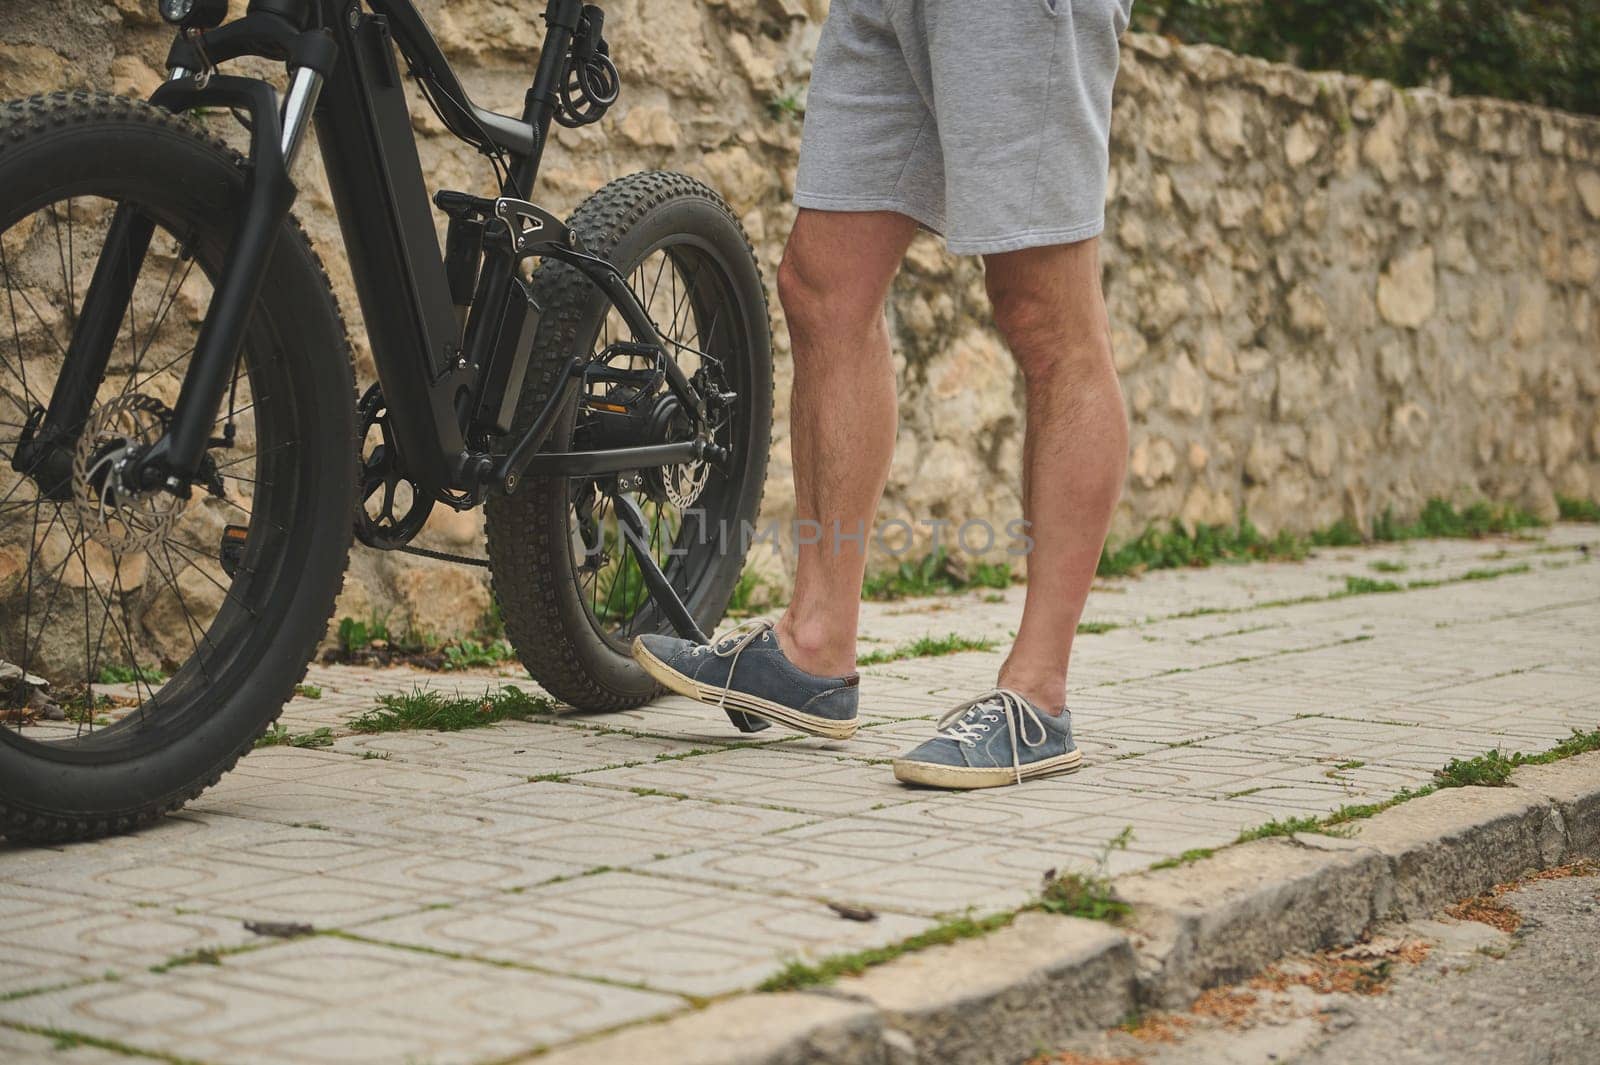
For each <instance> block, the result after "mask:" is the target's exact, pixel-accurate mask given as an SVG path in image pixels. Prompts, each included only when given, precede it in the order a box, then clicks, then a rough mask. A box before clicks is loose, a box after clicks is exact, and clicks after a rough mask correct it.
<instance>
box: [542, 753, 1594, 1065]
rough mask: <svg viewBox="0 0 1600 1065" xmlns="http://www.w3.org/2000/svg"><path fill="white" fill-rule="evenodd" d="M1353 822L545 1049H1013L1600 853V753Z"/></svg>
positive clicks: (813, 1056)
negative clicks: (1116, 912) (1074, 908)
mask: <svg viewBox="0 0 1600 1065" xmlns="http://www.w3.org/2000/svg"><path fill="white" fill-rule="evenodd" d="M1511 780H1512V784H1513V787H1509V788H1451V789H1447V790H1444V791H1439V792H1435V793H1433V794H1432V795H1427V796H1424V797H1422V798H1420V799H1413V800H1412V801H1410V802H1407V803H1403V804H1401V805H1400V806H1397V807H1394V808H1393V809H1390V810H1386V811H1384V812H1383V813H1381V814H1378V815H1376V816H1375V817H1372V818H1370V819H1368V820H1365V821H1360V822H1356V823H1355V827H1354V829H1353V830H1352V832H1351V834H1350V835H1349V836H1348V837H1339V836H1321V835H1311V834H1307V835H1296V836H1292V837H1286V838H1276V839H1265V840H1258V841H1256V842H1253V843H1246V844H1241V845H1239V846H1234V847H1229V848H1226V849H1225V850H1222V851H1220V852H1219V853H1217V854H1216V855H1214V856H1212V857H1210V858H1207V859H1205V860H1203V861H1199V862H1195V863H1193V864H1191V865H1186V866H1180V867H1177V868H1171V869H1163V870H1158V871H1153V872H1145V873H1139V874H1136V875H1133V876H1128V877H1123V878H1121V879H1119V880H1117V881H1116V892H1117V895H1118V896H1119V897H1121V898H1123V899H1125V900H1126V901H1128V902H1130V903H1132V904H1133V906H1134V917H1133V920H1132V922H1131V923H1130V924H1129V925H1127V926H1126V927H1125V928H1117V927H1113V926H1110V925H1105V924H1100V923H1096V922H1092V921H1083V920H1078V919H1076V918H1070V917H1053V916H1049V915H1046V914H1042V913H1028V914H1023V915H1021V916H1019V917H1018V918H1017V920H1016V921H1015V922H1013V923H1012V924H1011V925H1009V926H1008V927H1006V928H1004V929H1001V930H999V931H997V932H994V933H991V934H989V935H987V936H983V937H981V938H978V939H972V940H965V941H963V942H959V943H953V944H950V945H948V946H943V947H936V948H932V949H929V950H925V951H919V952H917V953H914V954H910V955H907V956H905V957H903V958H900V959H898V960H896V961H893V962H890V963H888V964H886V965H881V966H878V967H876V968H874V969H871V970H869V971H867V972H866V973H863V974H862V975H861V976H859V977H853V978H850V979H847V980H843V981H840V982H839V984H837V985H836V986H834V987H830V988H821V989H817V990H814V991H804V992H790V993H785V994H749V995H741V996H739V997H737V998H733V999H729V1000H726V1001H723V1002H719V1003H716V1004H714V1005H711V1006H709V1007H707V1008H706V1009H703V1010H700V1011H697V1012H695V1013H690V1014H685V1015H682V1016H679V1017H675V1018H673V1019H671V1020H667V1021H663V1022H657V1023H653V1024H647V1025H641V1026H639V1027H636V1028H630V1029H626V1030H624V1031H621V1032H617V1033H614V1034H612V1035H609V1036H604V1037H601V1038H599V1039H596V1040H592V1041H589V1042H585V1043H581V1044H577V1045H574V1046H569V1047H566V1048H562V1049H560V1050H557V1051H554V1052H553V1053H550V1054H547V1055H543V1056H540V1057H539V1058H537V1059H536V1060H537V1061H538V1062H540V1063H541V1065H600V1063H613V1062H635V1061H649V1062H652V1063H655V1065H1013V1063H1016V1062H1020V1061H1023V1060H1025V1059H1027V1058H1028V1057H1030V1056H1032V1055H1035V1054H1037V1053H1039V1052H1040V1051H1041V1050H1045V1049H1048V1048H1049V1047H1051V1046H1053V1045H1055V1044H1056V1043H1058V1042H1060V1041H1062V1040H1064V1039H1066V1038H1067V1037H1069V1036H1070V1035H1072V1034H1073V1033H1074V1032H1077V1031H1081V1030H1083V1029H1084V1028H1090V1027H1100V1026H1106V1025H1110V1024H1115V1023H1116V1022H1117V1021H1118V1020H1119V1019H1121V1018H1122V1017H1125V1016H1127V1015H1128V1014H1129V1013H1131V1012H1133V1011H1134V1010H1136V1009H1138V1008H1140V1007H1143V1006H1163V1007H1181V1006H1185V1005H1187V1004H1188V1003H1189V1002H1190V1001H1192V1000H1193V998H1194V996H1195V995H1196V994H1198V993H1199V992H1200V991H1202V990H1204V989H1205V988H1207V987H1211V986H1215V985H1217V984H1221V983H1229V982H1232V981H1236V980H1239V979H1242V978H1244V977H1246V976H1249V975H1251V974H1252V973H1255V972H1258V971H1260V970H1261V969H1262V968H1264V967H1266V966H1267V965H1270V964H1271V963H1273V962H1275V961H1277V960H1278V959H1280V958H1282V957H1284V956H1286V955H1288V954H1293V953H1296V952H1301V951H1310V950H1318V949H1321V948H1325V947H1330V946H1335V945H1338V944H1342V943H1348V942H1350V941H1351V940H1354V939H1356V938H1358V937H1359V936H1360V935H1361V934H1362V933H1363V932H1364V931H1365V930H1366V929H1367V928H1369V927H1370V926H1371V925H1372V924H1373V923H1375V922H1377V921H1380V920H1384V919H1389V918H1416V917H1423V916H1427V915H1429V914H1432V913H1435V912H1437V911H1438V910H1439V909H1441V908H1442V907H1444V906H1445V905H1448V904H1449V903H1451V902H1454V901H1456V900H1458V899H1461V898H1464V897H1466V896H1469V895H1475V894H1478V893H1481V892H1483V891H1485V890H1487V889H1488V888H1490V887H1492V886H1493V885H1495V884H1497V883H1503V882H1506V881H1509V880H1514V879H1516V878H1518V877H1519V876H1521V875H1523V874H1524V873H1526V872H1529V871H1531V870H1535V869H1541V868H1548V867H1550V866H1554V865H1559V864H1561V863H1563V862H1568V861H1575V860H1577V859H1578V858H1600V752H1597V753H1592V754H1584V755H1578V756H1576V757H1574V758H1570V759H1567V760H1565V761H1562V762H1556V763H1552V764H1550V765H1545V766H1525V767H1523V768H1521V769H1518V770H1516V771H1515V772H1514V773H1513V774H1512V778H1511Z"/></svg>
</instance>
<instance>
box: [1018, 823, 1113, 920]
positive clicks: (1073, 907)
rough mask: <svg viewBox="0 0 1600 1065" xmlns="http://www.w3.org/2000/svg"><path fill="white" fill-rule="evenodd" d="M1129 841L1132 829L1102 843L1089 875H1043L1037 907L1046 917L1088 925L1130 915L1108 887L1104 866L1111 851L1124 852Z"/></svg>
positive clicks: (1050, 872)
mask: <svg viewBox="0 0 1600 1065" xmlns="http://www.w3.org/2000/svg"><path fill="white" fill-rule="evenodd" d="M1132 840H1133V826H1132V825H1128V826H1127V827H1126V828H1124V829H1123V830H1122V831H1121V832H1118V833H1117V834H1116V835H1115V836H1113V837H1111V838H1110V839H1108V840H1106V842H1105V845H1104V846H1102V847H1101V848H1100V857H1099V859H1098V861H1097V862H1096V863H1095V871H1094V872H1092V873H1080V872H1069V873H1062V874H1060V875H1057V874H1056V871H1055V870H1054V869H1052V870H1050V871H1049V872H1047V873H1045V874H1044V889H1043V890H1042V891H1040V893H1039V901H1038V903H1037V904H1036V905H1037V907H1038V908H1039V909H1041V910H1043V911H1045V912H1046V913H1054V914H1059V915H1061V916H1063V917H1084V918H1087V919H1088V920H1091V921H1111V922H1112V923H1115V922H1117V921H1120V920H1122V919H1123V918H1125V917H1127V916H1128V915H1129V914H1130V913H1132V912H1133V907H1132V906H1129V905H1128V904H1127V903H1126V902H1123V901H1122V900H1121V899H1119V898H1117V897H1116V893H1115V892H1114V891H1113V890H1112V887H1111V876H1110V874H1109V871H1108V869H1107V865H1108V863H1109V862H1110V859H1111V852H1112V851H1121V850H1127V849H1128V844H1129V843H1130V842H1132Z"/></svg>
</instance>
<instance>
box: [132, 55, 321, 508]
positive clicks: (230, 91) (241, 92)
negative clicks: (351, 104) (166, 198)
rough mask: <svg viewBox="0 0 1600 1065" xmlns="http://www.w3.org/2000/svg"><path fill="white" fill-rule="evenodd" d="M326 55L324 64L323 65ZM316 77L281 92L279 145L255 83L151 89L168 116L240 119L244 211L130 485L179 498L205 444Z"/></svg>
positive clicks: (286, 194)
mask: <svg viewBox="0 0 1600 1065" xmlns="http://www.w3.org/2000/svg"><path fill="white" fill-rule="evenodd" d="M331 55H332V53H331V51H330V52H329V57H330V58H329V63H330V65H331ZM324 73H325V71H317V70H314V69H312V68H310V67H301V68H300V69H299V70H298V71H296V75H295V81H294V84H293V85H292V87H291V90H290V97H289V103H290V108H289V109H290V111H291V114H290V118H291V120H293V121H294V123H295V124H294V126H292V127H291V132H292V133H293V134H294V136H293V137H291V138H285V136H284V125H283V123H282V122H281V121H280V119H279V116H278V108H277V100H276V97H275V94H274V93H273V91H272V88H271V87H270V86H269V85H267V84H266V83H265V82H261V81H257V80H254V79H251V78H237V77H221V76H213V77H211V78H210V79H209V80H208V81H207V83H206V84H205V86H204V87H201V86H200V85H199V84H197V83H196V82H195V81H193V80H190V79H182V80H179V79H176V78H175V79H174V80H172V81H169V82H167V83H166V84H165V85H163V86H162V87H161V88H159V89H157V90H156V92H155V94H154V95H153V96H152V97H151V102H152V103H154V104H156V105H158V106H161V107H165V108H168V109H169V110H173V111H187V110H191V109H193V108H196V107H203V106H221V107H237V108H243V109H246V110H248V111H249V112H250V119H251V144H250V165H249V170H248V173H247V175H246V178H245V195H244V198H243V205H244V210H243V213H242V215H241V216H240V219H239V222H238V225H237V227H236V228H235V230H234V237H233V244H232V246H231V247H230V249H229V254H228V260H227V263H226V264H225V265H224V267H223V270H222V276H221V277H220V278H219V279H218V281H217V283H216V287H215V290H214V293H213V296H212V300H211V306H210V307H209V308H208V309H207V311H206V317H205V321H204V322H203V323H201V326H200V335H199V337H198V338H197V339H196V341H195V350H194V357H193V358H192V359H191V360H190V362H189V366H188V369H187V370H186V371H185V373H184V377H183V384H182V386H181V388H180V390H179V392H178V401H177V404H176V405H175V407H174V408H173V416H172V421H171V424H169V425H168V427H167V431H166V433H164V434H163V435H162V437H161V438H160V439H159V440H157V441H156V442H155V444H153V445H152V446H151V447H150V448H149V450H147V451H145V452H144V453H143V454H142V455H139V456H137V458H136V460H135V463H134V466H133V468H132V469H131V470H129V471H128V473H127V474H126V476H127V479H128V481H129V482H130V483H131V484H132V485H134V486H136V487H139V488H155V487H158V486H159V487H164V488H166V489H168V490H169V491H173V492H176V493H178V494H180V495H187V494H188V491H189V485H190V484H191V482H192V481H193V479H194V476H195V474H196V472H197V471H198V470H199V468H200V464H201V461H202V460H203V459H204V457H205V453H206V448H207V447H209V446H210V444H211V438H212V428H213V425H214V424H215V418H216V415H217V410H218V409H219V408H220V407H221V406H222V401H223V399H224V397H225V396H226V395H227V391H228V387H229V385H230V384H231V383H232V380H233V375H234V372H235V366H236V364H237V361H238V357H239V350H240V347H241V346H242V345H243V343H244V334H245V330H246V328H247V327H248V325H249V322H250V315H251V312H252V311H253V310H254V308H255V305H256V301H257V299H259V297H260V295H261V285H262V281H263V280H264V279H265V277H266V271H267V265H268V263H269V262H270V261H271V259H272V251H273V247H274V245H275V244H276V242H277V238H278V231H279V229H280V227H281V226H282V225H283V220H284V218H285V216H287V214H288V213H289V207H290V205H291V204H293V203H294V198H295V187H294V183H293V182H292V181H291V180H290V179H289V168H288V164H289V161H290V160H289V159H288V158H287V157H286V153H287V152H290V151H292V150H294V149H296V148H297V147H298V144H299V138H300V136H301V134H302V133H303V127H304V124H305V123H306V122H308V121H309V120H310V113H311V108H310V107H309V106H307V97H309V98H310V103H312V104H314V102H315V96H316V93H317V92H318V91H320V87H321V80H322V77H323V76H324Z"/></svg>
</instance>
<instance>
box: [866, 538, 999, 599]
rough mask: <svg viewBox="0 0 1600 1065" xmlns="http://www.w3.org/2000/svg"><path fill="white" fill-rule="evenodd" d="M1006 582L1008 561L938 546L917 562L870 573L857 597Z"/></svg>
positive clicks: (889, 596)
mask: <svg viewBox="0 0 1600 1065" xmlns="http://www.w3.org/2000/svg"><path fill="white" fill-rule="evenodd" d="M1010 585H1011V566H1010V564H1009V563H1005V562H976V561H972V560H969V559H967V558H966V557H965V556H961V555H952V554H950V553H949V552H947V551H946V550H945V549H944V548H940V549H939V550H937V551H934V552H932V553H930V554H928V555H925V556H924V557H923V558H922V560H921V561H919V562H902V563H900V565H898V566H896V567H895V568H894V569H892V570H885V571H884V572H882V573H874V574H870V575H869V576H868V577H867V579H866V582H865V583H864V584H863V585H862V588H861V598H863V599H873V600H891V599H908V598H912V597H919V596H929V595H947V594H949V593H951V592H964V591H966V590H968V589H969V588H1007V587H1009V586H1010Z"/></svg>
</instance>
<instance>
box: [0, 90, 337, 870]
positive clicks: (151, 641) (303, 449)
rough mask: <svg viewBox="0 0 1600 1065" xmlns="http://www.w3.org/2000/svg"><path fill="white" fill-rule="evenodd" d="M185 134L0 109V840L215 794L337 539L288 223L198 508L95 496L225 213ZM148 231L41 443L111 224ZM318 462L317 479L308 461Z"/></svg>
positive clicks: (117, 820) (324, 373) (281, 698)
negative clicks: (96, 367)
mask: <svg viewBox="0 0 1600 1065" xmlns="http://www.w3.org/2000/svg"><path fill="white" fill-rule="evenodd" d="M243 187H244V182H243V172H242V170H241V169H240V166H239V163H238V160H237V158H236V157H235V156H234V155H233V154H232V153H231V152H229V151H228V150H227V149H226V148H225V147H224V146H222V145H221V144H219V143H217V142H214V141H210V140H207V139H205V138H203V137H202V136H200V135H199V134H198V132H197V131H196V129H195V128H194V127H193V126H192V125H190V124H189V123H187V122H185V121H183V120H181V119H179V118H176V117H174V116H172V115H170V114H167V113H166V112H163V111H160V110H158V109H156V108H152V107H149V106H148V105H144V104H139V103H135V102H133V101H129V100H125V99H122V98H119V97H113V96H106V95H98V94H86V93H77V94H72V95H70V96H69V95H55V96H50V97H34V98H32V99H29V100H24V101H19V102H15V103H11V104H6V105H4V107H3V108H0V834H4V835H6V836H9V837H11V838H13V839H23V840H63V839H74V838H85V837H90V836H96V835H102V834H105V833H108V832H114V831H120V830H124V829H128V828H132V827H136V826H138V825H140V824H143V823H145V822H147V821H149V820H151V819H153V818H155V817H158V816H160V815H161V814H162V813H164V812H166V811H169V810H172V809H175V808H176V807H178V806H180V805H182V804H183V803H184V802H186V801H187V800H188V799H190V798H192V797H193V796H195V795H197V794H199V792H200V791H201V790H203V789H204V788H205V787H207V786H209V785H210V784H212V783H214V782H215V781H216V780H217V779H218V778H219V777H220V776H221V775H222V773H223V772H225V771H226V770H227V769H228V768H230V767H231V766H232V765H233V763H234V762H235V761H236V760H237V759H238V758H239V756H240V755H242V754H243V753H244V752H245V751H247V750H249V749H250V747H251V745H252V743H253V741H254V740H255V738H256V737H257V736H259V735H260V734H261V733H262V731H264V730H265V729H266V728H267V726H268V725H269V724H270V723H271V721H272V720H273V718H275V717H276V716H277V714H278V712H279V710H280V709H281V707H282V705H283V703H284V702H285V701H286V700H287V699H288V697H289V696H290V695H291V694H292V692H293V688H294V685H295V683H296V682H297V681H298V680H299V679H300V677H301V676H303V674H304V670H305V665H306V662H307V661H308V660H309V659H310V656H311V654H312V651H313V650H314V647H315V645H316V642H317V641H318V639H320V637H321V635H322V633H323V631H324V628H325V626H326V623H327V618H328V615H329V614H330V613H331V611H332V607H333V598H334V596H335V595H336V594H337V592H338V587H339V578H340V575H341V574H342V572H343V569H344V564H345V559H346V555H347V554H348V549H349V543H350V535H351V521H350V514H351V509H350V508H351V500H352V496H353V490H354V489H353V482H354V441H353V429H352V409H353V408H352V402H351V400H352V392H353V384H352V380H351V374H350V366H349V359H348V349H347V346H346V343H345V337H344V332H343V325H342V323H341V322H340V319H339V315H338V311H337V308H336V306H335V305H334V303H333V299H332V294H331V293H330V292H329V290H328V285H327V281H326V278H325V277H324V275H323V274H322V272H321V268H320V265H319V264H318V263H317V261H316V259H315V257H314V255H313V254H312V252H311V250H310V248H309V247H308V246H307V245H306V242H305V240H304V237H303V236H302V235H301V234H300V233H299V231H298V230H297V229H296V228H295V227H294V226H293V225H292V224H286V225H285V226H284V228H283V231H282V232H281V233H280V235H279V239H278V244H277V249H276V251H275V253H274V256H273V259H272V263H271V265H270V267H269V270H268V275H267V281H266V284H265V285H264V286H263V296H262V302H261V304H260V306H259V307H258V308H257V311H256V313H255V314H254V315H253V317H252V321H251V323H250V326H249V328H248V330H247V334H246V337H245V342H244V345H243V349H242V352H241V355H240V358H239V360H238V363H237V365H236V366H235V368H234V373H233V377H232V382H231V386H230V389H229V393H228V397H227V399H226V400H225V401H224V404H223V409H222V410H221V411H220V412H219V415H218V418H217V421H216V425H215V429H214V430H213V433H214V438H213V442H212V446H211V448H210V449H209V450H208V452H207V458H206V460H205V463H204V465H203V467H202V473H203V475H204V477H203V479H204V480H205V482H206V483H205V484H204V485H197V486H195V488H194V491H193V493H192V496H191V497H190V498H188V499H182V498H179V497H177V496H175V495H171V494H168V493H165V492H149V493H140V494H137V495H132V496H127V495H121V496H119V495H115V494H111V493H108V492H107V491H106V485H107V483H108V482H107V480H106V477H107V474H106V470H107V468H108V467H109V466H110V465H112V464H114V462H115V461H116V460H117V458H118V457H119V456H121V455H122V454H124V453H125V452H126V451H127V450H128V449H130V448H134V447H138V446H142V445H145V444H148V443H150V442H152V441H154V440H155V439H157V438H159V437H160V435H161V434H162V432H163V431H164V429H165V426H166V424H167V422H168V420H169V419H170V417H171V408H172V405H173V404H174V403H175V402H176V399H177V395H178V388H179V385H180V383H181V382H182V380H183V376H184V373H185V371H186V370H187V369H188V367H189V365H190V362H191V359H192V356H193V348H194V341H195V337H196V335H197V333H198V331H199V327H200V323H201V321H202V320H203V318H204V316H205V312H206V309H207V307H208V306H209V303H210V299H211V294H212V284H213V279H214V278H216V277H218V276H219V274H220V269H221V264H222V263H223V261H224V258H225V256H226V254H227V251H228V246H229V243H230V240H231V232H232V226H233V219H234V217H235V214H236V210H237V204H238V200H239V197H240V195H241V194H242V192H243ZM119 210H120V211H122V212H129V211H134V212H138V213H139V214H140V215H141V216H142V217H145V218H148V219H149V220H150V221H151V222H153V223H154V233H153V236H152V238H151V240H150V245H149V250H148V252H146V253H145V255H144V256H143V257H142V260H141V261H140V263H139V270H138V274H137V279H136V281H135V283H134V285H133V289H132V295H131V298H130V299H129V301H128V305H127V309H126V312H125V314H124V316H123V319H122V321H121V323H120V325H119V329H118V332H117V335H116V339H115V341H114V343H113V345H112V350H111V356H110V360H109V362H108V363H107V366H106V369H105V372H104V375H103V376H102V377H101V379H100V380H98V381H96V382H93V385H94V396H93V402H92V405H91V407H90V410H89V411H88V415H87V417H86V418H85V419H84V420H83V421H82V422H81V423H80V424H75V425H65V426H56V427H55V428H56V429H57V430H60V432H59V435H54V436H46V435H43V433H42V426H43V424H44V417H43V416H44V412H45V410H46V409H47V408H48V406H49V402H50V397H51V395H52V394H53V393H54V392H55V390H56V388H57V385H58V382H59V381H60V380H61V379H62V378H63V377H64V376H66V375H70V374H72V373H73V372H74V370H75V368H76V367H77V365H79V364H76V363H75V364H73V365H72V367H69V364H68V362H67V352H68V351H69V349H71V346H72V343H73V337H74V335H75V332H76V329H77V326H78V320H79V315H80V313H81V311H82V308H83V301H84V295H85V290H86V289H87V288H88V285H89V280H90V278H91V277H92V276H93V274H94V272H95V269H96V266H97V264H98V263H99V261H100V259H101V252H102V249H103V248H104V247H105V245H106V243H107V242H106V237H107V233H108V231H109V230H110V227H111V224H112V219H113V218H114V217H115V216H116V215H117V213H118V211H119ZM330 457H331V458H332V460H331V461H330Z"/></svg>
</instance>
